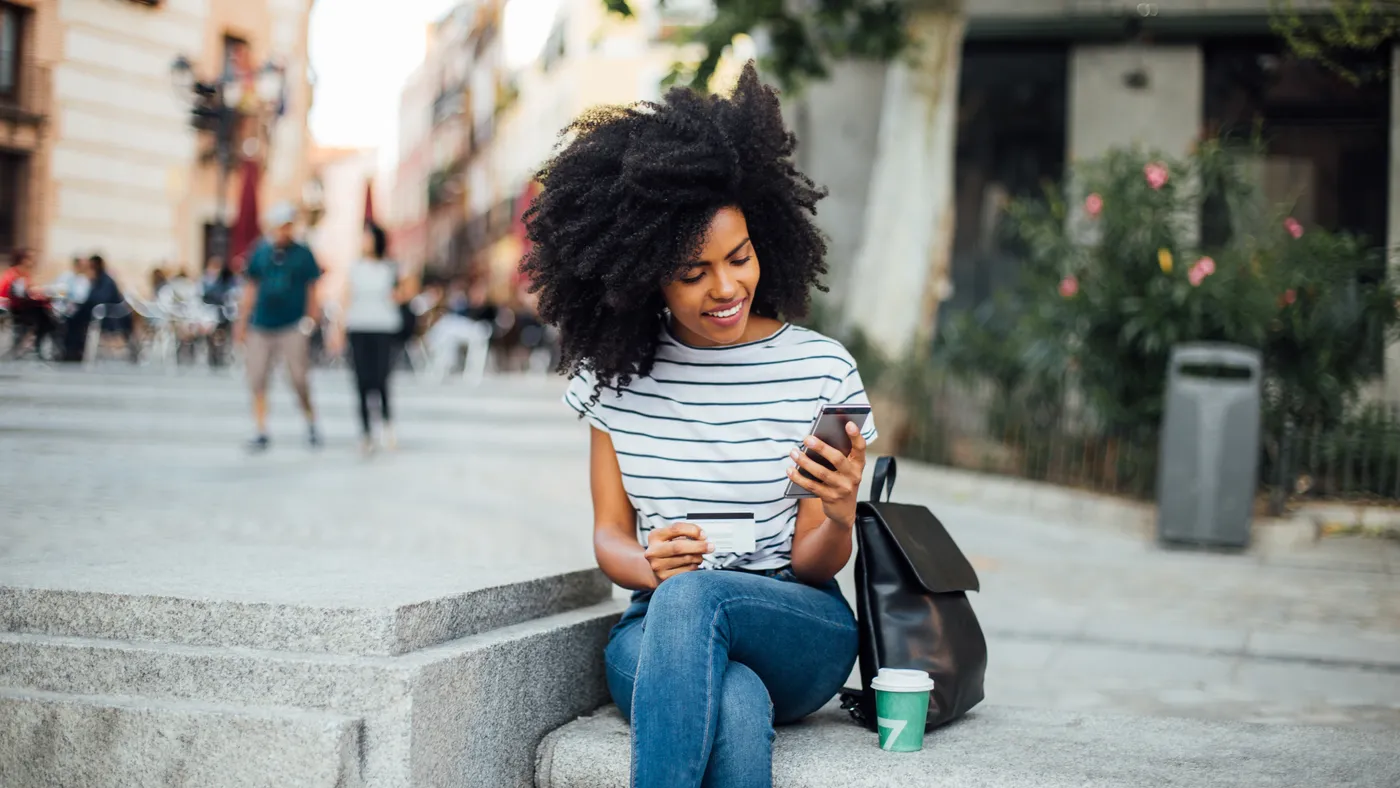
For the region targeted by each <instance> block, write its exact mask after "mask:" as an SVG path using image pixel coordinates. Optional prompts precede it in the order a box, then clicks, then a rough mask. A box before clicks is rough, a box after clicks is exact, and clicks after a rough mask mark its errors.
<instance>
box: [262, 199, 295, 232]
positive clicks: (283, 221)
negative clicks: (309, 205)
mask: <svg viewBox="0 0 1400 788" xmlns="http://www.w3.org/2000/svg"><path fill="white" fill-rule="evenodd" d="M296 220H297V208H296V206H295V205H292V204H291V203H289V202H279V203H277V204H276V205H274V206H272V208H271V209H270V210H269V211H268V212H267V224H268V226H269V227H272V228H274V229H275V228H278V227H284V226H286V225H289V224H292V223H294V222H296Z"/></svg>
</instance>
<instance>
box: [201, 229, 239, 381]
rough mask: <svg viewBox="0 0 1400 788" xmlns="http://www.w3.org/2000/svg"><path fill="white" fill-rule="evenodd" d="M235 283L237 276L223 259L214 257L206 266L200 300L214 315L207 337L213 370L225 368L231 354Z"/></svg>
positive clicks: (210, 364)
mask: <svg viewBox="0 0 1400 788" xmlns="http://www.w3.org/2000/svg"><path fill="white" fill-rule="evenodd" d="M234 290H235V282H234V276H233V272H232V271H230V270H229V268H228V266H226V265H224V261H223V258H221V257H219V256H218V255H214V256H213V257H210V258H209V261H208V262H207V263H205V265H204V275H203V276H202V277H200V279H199V298H200V300H201V301H203V302H204V305H205V307H206V308H208V309H209V310H210V312H211V315H210V317H211V319H212V323H213V325H212V327H211V328H210V329H209V333H208V334H206V335H205V342H206V343H207V344H208V350H209V366H210V367H222V366H223V365H224V356H225V354H226V352H227V350H228V342H229V331H230V329H231V328H232V326H233V319H232V316H231V315H232V312H233V306H232V305H233V303H234Z"/></svg>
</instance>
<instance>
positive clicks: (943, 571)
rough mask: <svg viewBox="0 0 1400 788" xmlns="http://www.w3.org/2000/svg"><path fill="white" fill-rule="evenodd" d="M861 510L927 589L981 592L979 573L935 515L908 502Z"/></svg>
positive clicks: (869, 505)
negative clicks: (878, 528) (874, 522)
mask: <svg viewBox="0 0 1400 788" xmlns="http://www.w3.org/2000/svg"><path fill="white" fill-rule="evenodd" d="M860 509H861V513H862V514H864V515H866V516H869V517H871V518H873V519H874V520H875V521H877V522H878V523H879V524H880V525H881V526H882V527H883V528H884V530H885V532H886V533H887V534H889V536H890V539H891V540H892V541H893V542H894V543H895V545H896V546H897V547H898V548H899V551H900V553H901V554H902V555H903V556H904V560H905V562H906V563H907V564H908V565H909V568H910V569H911V570H913V572H914V576H915V577H916V578H918V581H919V584H920V585H922V586H923V587H924V590H926V591H928V592H929V593H931V594H948V593H952V592H954V591H978V590H980V588H981V586H980V584H979V582H978V580H977V571H976V570H974V569H973V568H972V563H971V562H970V561H968V560H967V556H965V555H963V552H962V550H960V549H958V545H957V543H956V542H954V541H953V537H952V536H951V535H950V534H949V533H948V530H947V529H946V528H944V527H943V523H940V522H939V521H938V518H937V517H935V516H934V514H933V512H930V511H929V510H928V509H927V508H925V507H923V506H915V505H913V504H905V503H861V504H860Z"/></svg>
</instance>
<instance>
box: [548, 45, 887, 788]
mask: <svg viewBox="0 0 1400 788" xmlns="http://www.w3.org/2000/svg"><path fill="white" fill-rule="evenodd" d="M569 133H570V134H571V135H572V138H571V141H570V142H569V143H568V144H567V146H566V147H564V148H563V149H562V150H561V151H559V152H558V153H557V155H556V157H555V158H554V159H553V160H552V161H550V162H549V163H548V164H547V165H546V167H545V169H544V170H543V171H542V172H541V173H540V176H539V177H540V180H541V183H542V184H543V187H544V188H543V192H542V193H541V195H540V196H539V197H538V198H537V199H536V201H535V203H534V205H533V206H532V207H531V209H530V210H529V212H528V214H527V226H528V230H529V237H530V240H531V241H532V242H533V243H534V247H533V249H532V251H531V252H530V254H529V256H528V258H527V260H526V263H525V266H524V273H525V275H526V276H529V277H531V278H532V279H533V281H534V283H535V284H534V290H535V291H536V292H537V293H538V294H539V296H540V303H539V309H540V315H541V317H542V318H543V319H544V320H546V321H547V322H549V323H552V324H554V325H556V326H558V328H559V330H560V332H561V343H562V347H561V354H562V362H561V366H562V368H563V369H564V370H565V371H566V372H569V373H571V374H572V376H573V378H572V381H571V383H570V387H569V390H568V393H567V394H566V396H565V400H566V402H567V403H568V404H569V405H570V406H572V407H573V408H574V409H575V410H577V411H578V412H579V413H580V414H581V415H582V417H584V418H586V419H587V420H588V422H589V423H590V424H591V425H592V430H591V441H592V450H591V466H590V472H591V477H592V490H593V510H594V538H593V543H594V552H595V555H596V557H597V561H598V565H599V566H600V567H601V568H602V570H603V571H604V572H605V573H606V574H607V575H608V576H609V577H610V578H612V580H613V582H615V583H617V584H618V585H620V586H623V587H625V588H629V589H632V590H633V591H634V593H633V596H632V599H633V602H632V605H631V607H630V608H629V609H628V610H627V612H626V614H625V615H624V616H623V618H622V620H621V622H620V623H619V624H618V625H617V626H616V628H615V629H614V630H613V632H612V634H611V637H610V641H609V644H608V647H607V653H606V660H607V677H608V684H609V688H610V689H611V691H612V696H613V699H614V700H615V701H616V702H617V705H618V707H619V708H620V709H621V710H622V713H623V714H624V715H625V716H627V717H628V719H629V720H630V724H631V729H632V783H633V785H635V786H642V787H645V788H651V787H652V786H667V788H683V787H684V786H700V785H704V786H725V788H747V787H748V786H768V785H771V780H772V775H771V773H772V761H771V758H772V752H771V745H772V738H773V724H774V723H775V722H776V723H786V722H792V721H795V720H798V719H800V718H802V717H804V716H806V715H808V714H810V713H812V712H814V711H816V710H817V709H818V708H820V707H821V706H823V705H824V704H825V703H826V702H827V701H829V700H830V699H831V698H832V696H833V695H835V693H836V692H837V691H838V690H839V689H840V687H841V685H842V683H843V682H844V681H845V680H846V678H847V677H848V676H849V674H850V670H851V667H852V665H853V664H854V661H855V658H856V650H857V635H856V624H855V618H854V616H853V615H852V612H851V609H850V607H849V606H848V605H847V604H846V602H845V601H844V599H843V598H842V595H841V592H840V590H839V589H838V588H837V585H836V582H835V580H834V579H833V578H834V577H835V575H836V573H837V571H839V570H840V569H841V568H842V567H843V566H844V565H845V564H846V562H847V560H848V559H849V558H850V555H851V529H852V527H853V525H854V520H855V513H856V498H857V490H858V487H859V484H860V478H861V472H862V470H863V467H864V464H865V450H866V444H867V442H868V441H870V440H873V439H874V437H875V431H874V427H873V423H871V422H867V425H866V432H865V435H863V436H862V435H860V434H853V435H852V445H853V449H852V451H851V453H850V455H849V456H842V455H841V454H840V453H839V452H837V451H835V450H833V449H831V448H830V447H826V446H824V445H822V444H820V442H817V441H815V438H811V437H810V436H808V435H807V428H808V427H809V425H810V424H811V422H812V419H813V416H814V415H815V413H816V411H817V409H818V407H819V406H820V405H821V404H823V403H828V402H830V403H864V402H866V399H865V392H864V390H863V388H862V386H861V382H860V376H859V375H858V374H857V372H856V368H855V363H854V362H853V361H852V359H851V356H850V354H849V353H847V352H846V350H845V348H843V347H842V346H841V345H840V344H839V343H837V342H835V341H833V340H830V339H827V338H826V337H823V336H821V335H819V334H817V333H815V332H812V331H809V330H806V329H804V328H799V327H797V326H794V325H790V324H789V323H786V322H784V321H786V320H791V319H795V318H799V317H801V316H802V315H803V314H804V313H805V312H806V310H807V307H808V291H809V289H810V288H811V287H812V286H814V285H816V284H817V283H818V280H819V277H820V275H821V274H822V273H823V272H824V270H825V269H824V264H823V256H824V255H825V253H826V246H825V244H824V242H823V240H822V236H821V234H820V233H819V232H818V230H817V228H816V227H815V226H814V225H813V223H812V219H811V216H812V214H813V212H814V209H815V206H816V203H817V201H818V200H819V199H821V197H822V196H824V191H823V190H821V189H819V188H818V187H816V186H815V185H814V184H813V183H812V182H811V181H810V180H809V179H807V178H806V177H805V176H803V175H802V174H801V173H799V172H798V171H797V170H796V169H795V168H794V166H793V163H792V159H791V156H792V153H793V149H794V147H795V141H794V139H793V137H792V135H790V134H789V133H788V132H787V130H786V129H785V128H784V127H783V123H782V118H781V115H780V112H779V105H778V98H777V96H776V95H775V93H774V92H773V91H772V90H771V89H769V88H767V87H765V86H763V85H762V84H760V83H759V81H758V77H757V75H756V73H755V72H754V69H753V66H752V64H750V65H749V66H748V67H747V68H746V69H745V70H744V72H743V75H742V77H741V79H740V81H739V85H738V87H737V88H736V90H735V92H734V94H733V95H732V96H731V97H730V98H727V99H724V98H718V97H705V96H700V95H697V94H694V93H691V92H689V91H686V90H679V89H678V90H672V91H671V92H670V93H668V94H667V96H666V98H665V100H664V102H663V103H661V104H651V103H647V104H641V105H637V106H633V107H612V108H602V109H597V110H592V111H590V112H588V113H586V114H585V115H583V116H582V117H580V118H579V119H578V120H576V121H575V122H574V123H573V124H572V126H571V127H570V129H569ZM760 261H761V262H760ZM852 431H853V432H854V428H852ZM804 439H805V440H806V442H807V445H809V446H814V447H816V448H818V449H820V450H821V451H822V452H823V453H824V454H825V455H826V456H827V457H828V458H829V460H830V461H831V462H832V463H833V465H834V466H835V470H834V471H828V470H827V469H825V468H823V467H821V466H820V465H818V464H816V463H814V462H812V461H811V460H810V459H808V458H806V457H805V456H802V455H799V454H798V453H797V452H796V451H795V449H796V448H797V446H798V445H800V444H801V443H803V442H804ZM790 450H792V451H790ZM797 466H800V467H804V468H807V469H808V470H809V471H810V472H812V473H813V474H815V476H816V477H817V481H809V480H807V479H806V478H804V477H803V476H801V475H799V474H798V473H797V472H796V470H795V467H797ZM789 480H792V481H795V482H797V483H798V484H799V485H801V486H803V487H805V488H807V489H808V490H810V491H812V492H813V493H815V494H817V495H818V496H819V497H817V498H812V499H803V500H800V501H799V500H794V499H788V498H785V497H784V490H785V488H786V487H787V484H788V481H789ZM735 510H740V511H745V512H752V514H753V516H754V520H755V521H756V523H757V537H758V538H757V545H758V549H757V550H756V551H755V552H752V553H748V554H744V555H735V554H711V555H707V553H708V552H709V546H708V544H707V541H706V537H705V534H704V533H703V531H702V530H701V529H700V528H698V527H697V526H696V525H695V524H693V523H690V522H687V519H688V517H689V516H690V514H691V513H705V512H711V513H713V512H725V511H729V512H732V511H735ZM638 527H640V531H641V535H642V539H643V540H644V541H645V545H643V544H639V543H638V542H639V540H638V536H637V529H638Z"/></svg>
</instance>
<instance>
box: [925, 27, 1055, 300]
mask: <svg viewBox="0 0 1400 788" xmlns="http://www.w3.org/2000/svg"><path fill="white" fill-rule="evenodd" d="M1068 63H1069V55H1068V48H1067V47H1066V46H1065V45H1064V44H1035V43H1029V42H1016V43H989V42H988V43H983V42H976V41H969V42H968V43H967V44H966V46H965V47H964V52H963V62H962V74H961V77H960V80H961V81H960V85H959V88H958V147H957V169H956V175H955V187H954V188H955V189H956V192H955V195H956V196H955V200H956V206H957V225H956V229H955V231H954V237H953V261H952V281H953V295H952V298H951V299H950V301H949V304H948V308H947V309H941V310H939V314H940V315H944V316H946V315H950V314H952V313H954V312H957V311H959V310H961V309H965V308H971V307H975V306H977V305H978V304H981V303H982V302H984V301H986V300H987V299H988V298H990V297H991V296H992V294H993V293H995V292H996V291H997V290H1000V289H1003V288H1005V287H1010V286H1012V285H1014V284H1015V282H1016V277H1017V276H1018V271H1019V270H1020V266H1019V264H1018V262H1017V260H1018V257H1019V256H1018V255H1017V253H1016V250H1014V249H1010V248H1006V246H1005V244H1004V241H1003V240H1002V233H1001V232H1000V228H1001V223H1002V219H1003V217H1004V215H1005V206H1006V203H1007V201H1008V200H1009V199H1011V198H1015V197H1035V196H1038V195H1040V194H1042V193H1043V192H1042V190H1043V188H1044V184H1045V182H1047V181H1056V180H1058V179H1059V178H1060V176H1061V174H1062V172H1063V170H1064V165H1065V145H1066V140H1065V120H1066V119H1065V115H1066V106H1067V97H1068V84H1067V81H1068V69H1069V66H1068Z"/></svg>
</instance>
